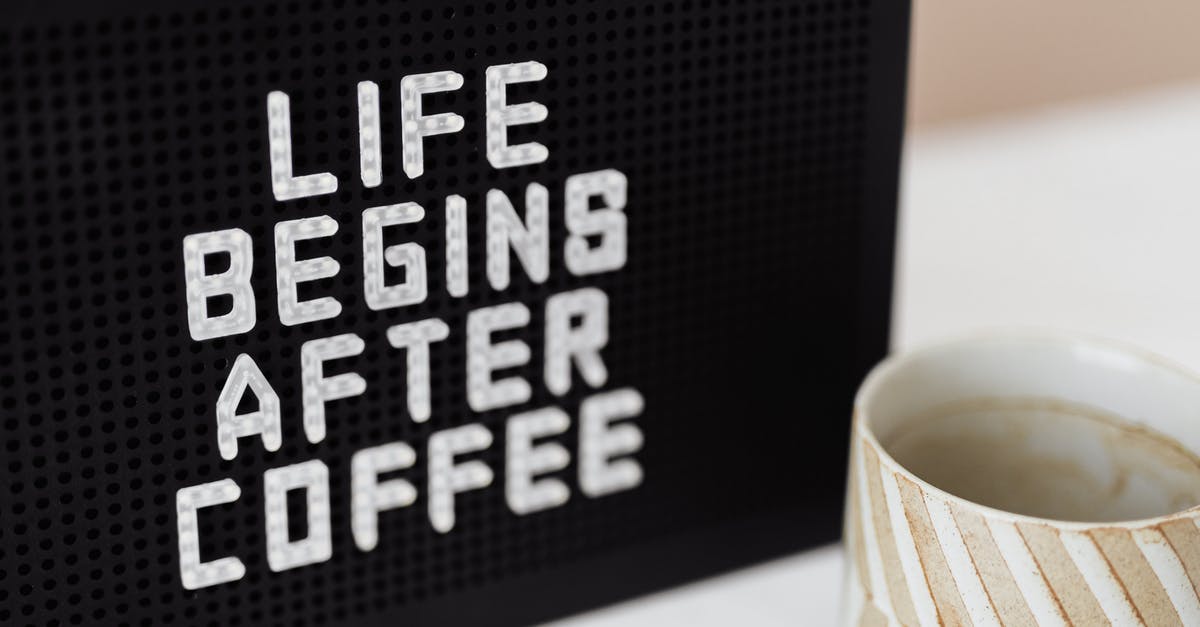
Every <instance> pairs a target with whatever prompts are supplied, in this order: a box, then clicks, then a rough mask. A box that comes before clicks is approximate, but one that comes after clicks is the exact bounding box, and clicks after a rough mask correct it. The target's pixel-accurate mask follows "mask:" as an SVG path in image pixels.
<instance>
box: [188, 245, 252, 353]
mask: <svg viewBox="0 0 1200 627" xmlns="http://www.w3.org/2000/svg"><path fill="white" fill-rule="evenodd" d="M220 253H224V254H227V255H229V269H228V270H226V271H224V272H220V273H217V274H208V270H207V264H206V263H205V261H204V258H205V256H206V255H213V254H220ZM253 269H254V251H253V248H252V246H251V243H250V235H249V234H248V233H246V232H245V231H243V230H241V229H228V230H225V231H212V232H211V233H196V234H195V235H188V236H187V237H185V238H183V276H184V281H185V282H186V284H187V306H188V332H189V333H191V335H192V339H193V340H196V341H197V342H199V341H200V340H210V339H212V338H216V337H225V336H227V335H236V334H238V333H245V332H246V331H249V330H250V329H253V328H254V323H255V322H256V319H255V313H254V290H253V289H252V288H251V287H250V272H251V270H253ZM226 295H228V296H229V297H231V298H232V299H233V309H231V310H230V311H229V313H227V314H223V315H220V316H212V317H210V316H209V315H208V299H209V298H211V297H213V296H226Z"/></svg>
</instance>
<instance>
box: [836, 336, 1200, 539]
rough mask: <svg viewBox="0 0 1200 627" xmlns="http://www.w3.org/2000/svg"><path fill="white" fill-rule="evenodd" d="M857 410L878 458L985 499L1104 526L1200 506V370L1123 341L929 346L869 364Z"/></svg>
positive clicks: (991, 339) (1031, 339)
mask: <svg viewBox="0 0 1200 627" xmlns="http://www.w3.org/2000/svg"><path fill="white" fill-rule="evenodd" d="M855 408H856V412H857V414H858V419H859V421H860V422H861V424H860V425H859V428H860V429H865V431H866V433H865V434H863V435H864V436H865V437H868V438H871V437H873V438H874V439H875V440H876V441H877V442H878V443H879V445H880V448H881V449H882V451H883V452H884V454H885V455H889V456H891V457H893V458H894V459H895V461H896V462H897V463H898V464H899V465H900V466H901V467H904V468H905V469H906V470H908V471H910V472H911V473H912V474H913V475H914V476H915V477H916V478H917V479H918V480H922V481H925V482H928V484H930V485H931V486H932V487H933V488H935V489H938V490H944V491H945V492H948V493H950V494H953V495H955V496H958V497H961V498H963V499H966V500H967V501H971V502H973V503H976V504H979V505H983V506H985V507H991V508H994V509H998V510H1001V511H1006V512H1010V513H1013V514H1018V515H1024V516H1033V517H1038V518H1049V519H1054V520H1070V521H1078V522H1109V521H1126V520H1136V519H1148V518H1153V517H1157V516H1165V515H1168V514H1172V513H1175V512H1178V511H1182V510H1184V509H1187V508H1190V507H1192V506H1195V505H1196V504H1198V503H1200V456H1197V455H1196V454H1197V453H1198V452H1200V379H1197V378H1196V377H1195V376H1194V375H1192V374H1191V373H1189V372H1187V371H1185V370H1183V369H1182V368H1179V367H1177V366H1175V365H1172V364H1170V363H1168V362H1166V361H1165V360H1162V359H1160V358H1158V357H1155V356H1153V355H1149V354H1146V353H1143V352H1140V351H1137V350H1134V349H1130V348H1126V347H1123V346H1120V345H1118V344H1114V343H1108V342H1103V341H1096V340H1091V339H1082V338H1072V337H1053V336H1042V337H1037V336H1015V335H1012V336H1006V335H997V336H987V337H979V338H972V339H965V340H960V341H955V342H950V343H946V344H942V345H938V346H933V347H929V348H926V349H923V350H918V351H914V352H911V353H906V354H903V355H900V356H896V357H892V358H889V359H888V360H887V361H885V362H884V363H883V364H881V365H880V366H879V367H877V368H876V369H875V370H874V371H873V372H872V374H871V375H870V376H869V377H868V378H867V380H866V382H864V384H863V386H862V388H861V389H860V391H859V394H858V398H857V399H856V403H855ZM922 431H924V432H926V434H927V435H930V436H931V437H929V438H926V437H925V435H921V432H922ZM914 434H916V435H914ZM1159 434H1161V436H1165V438H1162V437H1159ZM939 437H940V438H941V440H940V441H939V440H938V439H937V438H939ZM914 438H915V440H914ZM914 442H916V444H914ZM989 475H995V476H989Z"/></svg>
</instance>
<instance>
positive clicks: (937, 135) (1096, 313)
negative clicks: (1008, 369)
mask: <svg viewBox="0 0 1200 627" xmlns="http://www.w3.org/2000/svg"><path fill="white" fill-rule="evenodd" d="M903 187H904V189H903V192H902V201H901V206H902V210H901V228H900V234H899V253H898V259H897V271H896V281H897V283H896V285H897V293H896V301H895V312H894V317H893V345H894V346H895V347H896V348H900V349H903V348H906V347H909V346H912V345H914V344H919V343H922V342H927V341H931V340H936V339H939V338H945V337H948V336H954V335H961V334H964V333H969V332H972V331H978V330H986V329H989V328H997V327H999V328H1004V327H1013V326H1017V327H1034V328H1041V329H1065V330H1071V331H1075V332H1084V333H1088V334H1093V335H1099V336H1103V337H1109V338H1115V339H1120V340H1125V341H1128V342H1133V343H1135V344H1139V345H1141V346H1144V347H1146V348H1149V349H1151V350H1153V351H1156V352H1158V353H1160V354H1162V355H1164V356H1167V357H1169V358H1172V359H1174V360H1176V361H1178V362H1181V363H1182V364H1184V365H1186V366H1188V367H1191V368H1193V369H1196V370H1200V85H1198V86H1184V87H1176V88H1172V89H1167V90H1162V91H1156V92H1151V93H1143V94H1138V95H1134V96H1130V97H1125V98H1121V99H1117V100H1109V101H1105V102H1097V103H1089V104H1077V105H1071V106H1063V107H1058V108H1055V109H1047V110H1043V111H1038V112H1034V113H1026V114H1023V115H1021V116H1018V117H1009V118H1005V119H996V120H990V121H986V122H978V123H974V124H968V125H961V126H958V127H956V128H949V129H943V130H938V131H933V132H926V133H923V134H918V135H914V136H911V137H910V138H909V141H908V147H907V150H906V158H905V166H904V185H903ZM841 569H842V564H841V554H840V552H839V548H838V547H836V546H831V547H825V548H821V549H817V550H814V551H809V552H806V553H802V554H800V555H795V556H791V557H785V558H782V559H779V560H776V561H774V562H770V563H768V564H764V565H761V566H757V567H753V568H749V569H745V570H741V571H738V572H735V573H731V574H728V575H724V576H721V577H716V578H713V579H709V580H706V581H702V582H699V583H695V584H692V585H688V586H684V587H681V588H678V589H675V590H670V591H667V592H663V593H660V594H655V595H651V596H648V597H644V598H641V599H637V600H634V601H630V602H627V603H623V604H620V605H616V606H613V607H610V608H606V609H602V610H598V611H595V612H591V613H588V614H585V615H581V616H578V617H574V618H570V619H567V620H563V621H559V622H557V623H555V624H554V625H556V626H557V627H618V626H620V627H641V626H646V627H660V626H663V625H688V626H689V627H710V626H711V627H727V626H731V625H745V626H762V627H771V626H775V625H779V626H783V625H787V626H790V627H794V626H796V625H804V626H806V627H807V626H812V627H821V626H823V625H833V624H835V623H836V620H837V616H838V597H839V590H840V586H841Z"/></svg>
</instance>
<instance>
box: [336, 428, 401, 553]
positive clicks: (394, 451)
mask: <svg viewBox="0 0 1200 627" xmlns="http://www.w3.org/2000/svg"><path fill="white" fill-rule="evenodd" d="M416 461H417V454H416V453H415V452H413V450H412V447H411V446H409V445H407V444H405V443H404V442H392V443H390V444H384V445H383V446H376V447H372V448H365V449H363V450H361V451H359V452H357V453H355V454H354V457H352V458H350V530H351V533H353V535H354V544H355V545H356V546H358V550H360V551H363V552H366V551H371V550H373V549H374V548H375V547H376V546H377V545H378V544H379V512H382V511H385V510H389V509H397V508H400V507H408V506H409V505H412V504H413V502H415V501H416V500H417V489H416V488H414V487H413V485H412V484H411V483H409V482H407V481H405V480H404V479H389V480H387V481H383V482H380V481H379V475H381V474H383V473H385V472H395V471H397V470H404V469H405V468H411V467H412V465H413V464H414V463H415V462H416Z"/></svg>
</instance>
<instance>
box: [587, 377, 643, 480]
mask: <svg viewBox="0 0 1200 627" xmlns="http://www.w3.org/2000/svg"><path fill="white" fill-rule="evenodd" d="M643 404H644V403H643V401H642V395H641V394H639V393H638V391H637V390H634V389H633V388H622V389H619V390H613V391H611V392H601V393H599V394H595V395H593V396H590V397H588V398H586V399H584V401H583V402H582V403H580V405H579V489H580V490H582V491H583V493H584V494H586V495H587V496H589V497H592V498H595V497H598V496H604V495H606V494H612V493H613V492H620V491H622V490H629V489H632V488H635V487H637V486H638V485H640V484H641V483H642V466H641V464H639V463H637V461H636V460H633V459H628V458H625V459H617V460H613V459H612V458H613V457H617V456H620V455H629V454H631V453H636V452H637V451H639V450H641V448H642V430H641V429H638V428H637V426H635V425H632V424H628V423H626V424H620V425H617V426H615V427H614V426H611V425H610V424H609V423H611V422H612V421H614V420H620V419H622V418H632V417H634V416H637V415H639V414H641V413H642V407H643Z"/></svg>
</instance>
